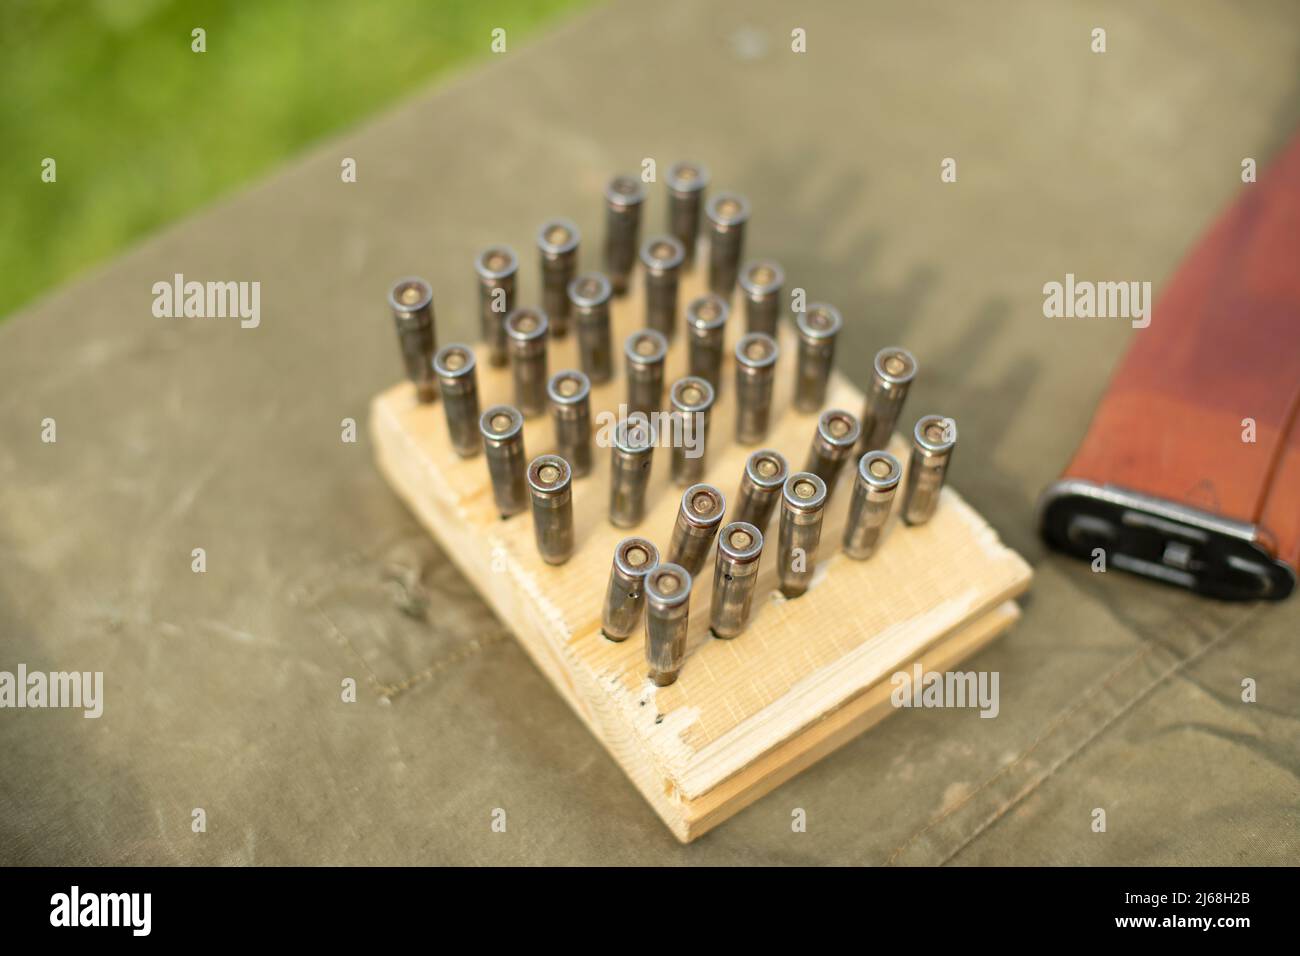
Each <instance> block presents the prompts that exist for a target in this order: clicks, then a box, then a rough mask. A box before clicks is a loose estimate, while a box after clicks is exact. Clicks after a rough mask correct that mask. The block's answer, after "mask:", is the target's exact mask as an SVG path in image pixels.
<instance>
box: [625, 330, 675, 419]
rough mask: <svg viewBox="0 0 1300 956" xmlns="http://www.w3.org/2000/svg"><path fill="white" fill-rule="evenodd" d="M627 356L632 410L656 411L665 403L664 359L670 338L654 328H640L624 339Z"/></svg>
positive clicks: (647, 412)
mask: <svg viewBox="0 0 1300 956" xmlns="http://www.w3.org/2000/svg"><path fill="white" fill-rule="evenodd" d="M623 355H624V357H625V358H626V359H627V408H628V414H629V415H630V414H631V413H633V412H641V413H643V414H645V415H652V414H653V413H655V412H657V411H659V410H660V409H662V408H663V404H664V359H665V358H666V357H667V356H668V339H666V338H665V337H664V335H663V333H662V332H656V331H655V330H654V329H640V330H638V331H636V332H633V333H632V334H631V335H629V336H628V337H627V339H626V341H625V342H624V343H623Z"/></svg>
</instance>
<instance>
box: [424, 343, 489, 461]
mask: <svg viewBox="0 0 1300 956" xmlns="http://www.w3.org/2000/svg"><path fill="white" fill-rule="evenodd" d="M433 374H434V375H435V376H436V377H437V379H438V388H439V390H440V391H441V392H442V410H443V412H444V413H445V414H446V416H447V434H448V436H449V437H450V439H451V447H452V448H453V449H454V450H455V452H456V454H458V455H460V456H461V457H462V458H472V457H474V456H475V455H477V454H478V453H479V452H480V451H481V450H482V449H483V436H482V435H481V434H480V433H479V430H478V419H479V407H478V375H477V363H476V362H475V360H474V352H473V350H472V349H471V348H470V347H469V346H468V345H444V346H443V347H442V348H440V349H439V350H438V352H437V354H436V355H434V357H433Z"/></svg>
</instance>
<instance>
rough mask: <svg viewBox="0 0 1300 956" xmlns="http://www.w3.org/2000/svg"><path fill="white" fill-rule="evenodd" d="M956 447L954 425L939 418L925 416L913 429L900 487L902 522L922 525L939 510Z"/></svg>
mask: <svg viewBox="0 0 1300 956" xmlns="http://www.w3.org/2000/svg"><path fill="white" fill-rule="evenodd" d="M956 447H957V423H956V422H954V421H953V420H952V419H951V418H944V417H943V416H942V415H925V416H924V417H922V418H921V419H920V420H919V421H917V423H916V427H915V428H913V429H912V458H911V461H910V462H909V463H908V466H907V481H906V482H905V483H904V487H903V520H904V521H906V522H907V523H908V524H909V525H919V524H925V523H926V522H927V521H929V520H930V519H931V518H932V517H933V516H934V512H935V510H936V509H937V508H938V507H939V492H941V491H942V490H943V484H944V481H945V480H946V479H947V476H948V465H949V463H950V462H951V461H952V452H953V449H954V448H956Z"/></svg>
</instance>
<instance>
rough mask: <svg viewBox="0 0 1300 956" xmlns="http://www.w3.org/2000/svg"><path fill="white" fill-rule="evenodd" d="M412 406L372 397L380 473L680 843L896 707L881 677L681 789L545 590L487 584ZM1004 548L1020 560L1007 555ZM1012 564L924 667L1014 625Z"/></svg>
mask: <svg viewBox="0 0 1300 956" xmlns="http://www.w3.org/2000/svg"><path fill="white" fill-rule="evenodd" d="M837 384H838V383H837ZM850 388H851V386H850ZM411 405H412V399H411V395H410V387H409V386H407V385H398V386H395V387H394V388H392V389H390V390H388V391H387V392H385V393H383V394H381V395H379V396H377V397H376V398H375V400H374V403H373V405H372V425H373V434H374V439H375V449H376V455H377V458H378V462H379V465H380V468H381V470H382V471H383V473H384V474H385V475H386V476H387V478H388V479H389V481H390V482H391V484H392V485H393V487H394V488H395V489H396V490H397V492H398V493H399V495H400V496H401V497H402V498H403V499H404V500H405V501H406V502H407V503H408V505H409V506H410V507H411V508H412V509H413V510H414V511H415V513H416V515H417V516H418V518H419V519H420V521H421V522H422V523H423V524H424V525H425V526H426V527H428V528H429V529H430V530H431V531H432V532H433V533H434V534H435V535H436V536H437V537H438V538H439V539H440V540H441V541H442V542H443V543H444V545H447V547H445V548H444V550H445V551H446V553H447V554H448V555H449V556H450V557H451V558H452V560H453V561H454V562H455V563H456V565H457V566H458V567H459V568H460V569H461V570H462V572H464V573H465V575H466V576H467V577H468V578H469V579H470V580H471V581H473V582H475V583H476V585H478V586H479V590H480V592H481V593H482V594H483V596H484V597H485V599H486V600H487V601H488V602H489V603H490V604H491V605H492V607H493V608H494V610H495V611H496V613H497V614H498V615H499V616H500V617H501V618H502V620H503V621H504V622H505V623H506V624H507V625H508V626H509V627H510V628H511V629H512V630H513V631H514V633H515V635H516V637H517V638H518V639H519V640H520V642H521V643H522V644H523V646H524V648H525V650H526V651H527V653H528V654H529V656H530V657H531V658H532V659H533V661H534V662H535V663H536V665H537V666H538V667H539V668H540V669H541V670H542V672H543V673H544V674H545V675H546V676H547V678H548V679H549V680H550V681H551V682H552V684H554V685H555V686H556V688H557V689H559V690H560V692H561V694H562V695H563V696H564V698H565V699H566V700H567V701H568V703H569V705H570V707H571V708H572V709H573V710H574V712H575V713H577V714H578V715H579V717H580V718H581V719H582V720H583V722H584V723H585V724H587V726H588V728H589V729H590V730H591V732H592V733H593V734H595V735H596V737H597V738H598V739H600V741H601V742H602V744H604V746H605V747H606V749H608V750H609V752H610V753H611V754H612V755H613V756H614V758H615V759H616V760H617V761H618V763H619V764H620V766H621V767H622V768H623V770H624V772H625V773H627V774H628V776H629V778H631V780H632V782H633V783H634V785H635V786H636V787H637V789H638V790H640V791H641V793H642V794H643V795H644V796H645V797H646V799H647V801H648V802H649V803H650V804H651V805H652V806H653V807H654V808H655V810H656V812H658V813H659V815H660V816H661V817H662V818H663V820H664V821H665V823H667V824H668V826H669V828H670V829H671V830H672V831H673V833H674V835H675V836H677V837H678V839H680V840H683V841H689V840H692V839H694V838H695V837H697V836H699V835H700V834H702V833H704V832H706V831H707V830H709V829H711V828H712V827H713V826H716V825H717V824H718V823H720V822H722V821H723V820H724V819H726V818H727V817H728V816H730V815H731V814H733V813H735V812H737V811H738V810H739V809H741V808H742V807H744V806H747V805H748V804H749V803H751V802H753V801H754V800H756V799H758V797H760V796H762V795H763V794H765V793H767V792H769V791H770V790H771V789H773V788H774V787H776V786H778V785H779V784H780V783H782V782H784V781H785V780H788V779H789V778H790V777H791V776H793V775H794V774H795V773H797V772H799V770H801V769H803V768H805V767H807V766H808V765H810V764H811V763H813V762H815V761H816V760H817V759H819V758H820V757H821V756H824V755H825V754H826V753H829V752H830V751H831V750H833V749H835V748H836V747H838V746H840V745H841V744H842V743H844V742H846V741H848V740H849V739H851V738H852V737H853V736H855V735H856V734H858V733H860V732H861V731H862V730H865V729H866V728H867V727H869V726H871V725H872V724H874V723H876V722H877V721H879V720H881V719H883V718H884V717H885V716H887V715H888V713H889V712H890V710H891V709H892V708H891V707H890V706H889V687H888V684H887V682H883V681H877V682H876V683H874V684H872V685H870V686H868V687H865V688H860V689H858V690H857V691H856V693H853V694H850V696H848V697H842V698H840V699H838V700H829V701H827V704H826V710H824V711H822V712H820V713H819V714H818V715H817V717H816V719H815V720H814V721H812V722H811V723H808V722H805V723H804V724H802V725H799V726H795V727H792V728H791V729H790V731H789V733H786V734H785V735H783V736H776V737H769V738H765V739H764V741H762V742H761V748H760V749H759V750H758V751H757V752H755V753H754V754H753V755H752V756H750V757H749V758H742V757H741V756H739V755H737V754H734V753H733V754H732V755H730V759H731V763H732V764H733V765H732V766H731V767H730V769H728V770H726V771H725V772H723V773H722V775H721V776H715V778H714V779H712V780H709V779H707V775H706V777H705V778H703V779H702V782H701V781H697V787H698V788H699V789H697V788H691V789H690V790H687V789H686V788H683V786H682V782H683V781H682V780H681V779H678V777H676V776H674V774H673V773H672V772H671V771H670V769H669V768H667V767H665V766H664V765H663V761H662V756H661V755H660V754H657V753H655V752H654V751H653V750H652V748H651V745H650V744H651V742H650V740H649V739H648V738H646V737H645V736H643V735H642V734H640V733H638V732H637V729H636V727H635V726H634V725H633V724H632V723H631V722H629V720H628V719H627V716H626V714H625V713H624V712H623V708H622V707H620V706H619V705H618V704H617V703H616V702H615V700H614V699H613V697H612V696H611V694H610V693H609V690H610V689H609V688H607V687H601V686H598V683H597V682H598V679H599V678H598V675H597V674H596V673H595V672H593V671H592V670H591V669H590V668H588V667H584V666H581V662H580V661H579V660H577V659H576V657H575V656H574V654H573V653H572V649H573V645H572V644H570V643H566V642H564V641H558V642H557V641H556V640H554V639H553V638H552V637H551V636H549V635H548V632H549V631H552V630H554V629H555V627H556V623H557V622H554V621H547V620H544V619H543V618H540V617H539V614H538V611H539V608H544V607H545V604H546V602H545V601H544V599H543V596H542V595H541V594H540V593H533V592H534V591H536V590H537V587H538V585H537V581H536V580H535V578H534V577H533V576H532V575H531V574H530V573H529V572H528V571H527V569H524V568H520V567H517V566H514V562H510V561H507V562H506V567H505V568H504V570H506V571H507V572H509V574H510V577H511V579H512V583H513V584H514V585H515V586H513V587H505V588H503V587H492V588H487V587H484V586H483V583H484V582H483V581H482V571H483V569H484V568H485V567H489V566H490V564H489V562H491V561H492V560H493V549H494V547H495V545H494V535H493V534H492V533H491V532H490V531H486V530H485V529H484V528H481V527H478V526H475V525H474V524H472V523H471V522H470V521H469V519H468V518H467V516H466V515H465V514H463V513H462V509H461V508H460V507H459V506H458V502H457V500H456V496H455V495H454V494H453V493H452V492H451V491H450V490H449V489H445V488H443V487H442V475H441V473H440V471H439V469H438V467H437V464H436V462H434V461H432V460H430V459H429V458H428V457H427V456H426V455H425V454H423V453H422V451H421V450H420V448H419V446H418V443H417V441H416V440H415V438H414V436H413V435H412V434H410V433H409V431H408V430H407V429H406V428H405V427H404V425H403V423H402V420H401V413H402V411H403V410H409V409H410V408H411ZM412 469H415V471H414V472H412ZM439 492H442V494H439ZM947 493H948V492H947V491H946V492H945V494H947ZM954 497H955V495H954ZM957 503H958V504H959V507H960V509H961V510H962V511H963V512H964V513H966V514H967V517H968V518H969V519H973V520H974V521H975V522H977V523H979V524H980V525H981V526H982V528H983V529H987V533H988V534H990V535H993V534H994V533H993V532H992V529H989V528H988V526H987V524H985V523H984V522H983V519H981V518H979V516H978V515H977V514H975V512H974V511H973V510H972V509H970V508H969V506H968V505H966V504H965V502H961V501H960V500H959V499H958V502H957ZM977 530H978V529H977ZM994 537H996V536H995V535H994ZM999 547H1002V548H1003V549H1004V550H1005V551H1006V553H1007V554H1010V555H1013V556H1014V552H1011V551H1010V549H1005V546H1001V545H999ZM1015 558H1016V561H1017V562H1018V563H1019V565H1020V568H1021V569H1022V570H1021V572H1020V573H1018V574H1015V575H1013V579H1012V581H1011V583H1010V584H1009V585H1008V586H1007V587H1005V588H1004V589H1003V590H1002V591H1000V592H998V593H996V594H993V595H990V596H989V600H988V601H987V602H986V603H985V605H983V606H982V607H981V608H980V609H978V610H976V611H974V612H972V614H971V615H970V616H968V617H967V618H966V619H965V620H964V621H963V622H962V623H961V624H960V625H959V626H952V627H949V628H947V629H946V630H944V631H942V632H936V634H935V635H934V637H933V640H932V641H930V642H929V643H928V644H927V645H926V647H925V649H924V650H923V651H922V653H921V654H920V655H919V656H920V657H921V658H923V659H924V662H925V666H926V667H927V668H929V669H942V668H944V667H948V666H951V665H953V664H955V663H956V662H958V661H959V660H961V659H962V658H964V657H965V656H967V655H969V654H971V653H973V652H974V651H975V650H977V649H978V648H979V647H981V646H983V644H985V643H987V642H988V641H989V640H992V638H993V637H994V636H996V635H997V634H998V633H1000V632H1001V631H1003V630H1005V629H1006V628H1007V627H1008V626H1010V624H1011V623H1012V622H1013V621H1014V620H1015V618H1016V617H1017V616H1018V611H1017V610H1016V608H1015V605H1014V604H1013V603H1009V602H1008V603H1003V602H1005V601H1007V599H1008V598H1009V597H1011V596H1014V595H1015V594H1018V593H1020V592H1021V591H1023V590H1024V589H1025V588H1026V587H1027V586H1028V582H1029V576H1030V572H1029V569H1028V567H1027V566H1026V565H1024V564H1023V561H1022V560H1020V559H1019V558H1018V556H1015ZM603 583H604V582H603V581H602V582H598V586H599V587H603ZM927 655H928V656H927ZM907 666H911V661H910V660H907V661H899V662H898V666H897V667H895V668H894V670H897V669H902V668H904V667H907ZM882 702H883V703H882ZM787 765H789V766H788V767H787ZM718 772H719V771H718V770H717V768H714V770H713V771H712V773H714V774H715V775H716V774H717V773H718Z"/></svg>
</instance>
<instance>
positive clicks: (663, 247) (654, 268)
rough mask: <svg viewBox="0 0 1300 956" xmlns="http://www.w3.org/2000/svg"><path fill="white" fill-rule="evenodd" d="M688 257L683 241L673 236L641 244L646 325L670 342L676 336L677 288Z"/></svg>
mask: <svg viewBox="0 0 1300 956" xmlns="http://www.w3.org/2000/svg"><path fill="white" fill-rule="evenodd" d="M685 258H686V253H685V251H684V250H683V249H682V244H681V243H680V242H679V241H677V240H676V239H675V238H673V237H672V236H661V237H659V238H656V239H650V240H649V241H647V242H646V244H645V245H644V246H642V247H641V265H642V266H644V268H645V320H646V325H647V326H649V327H650V328H652V329H655V330H656V331H658V332H662V333H663V335H664V338H666V339H667V340H668V341H669V342H671V341H672V340H673V339H674V338H675V337H676V335H677V287H678V283H679V281H680V278H681V272H682V262H683V261H684V259H685Z"/></svg>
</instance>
